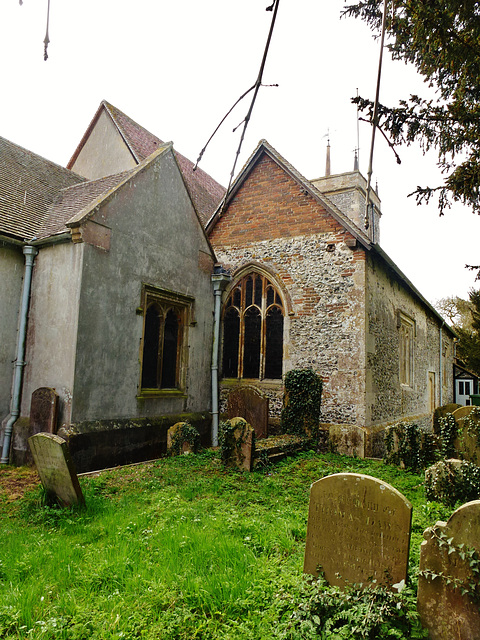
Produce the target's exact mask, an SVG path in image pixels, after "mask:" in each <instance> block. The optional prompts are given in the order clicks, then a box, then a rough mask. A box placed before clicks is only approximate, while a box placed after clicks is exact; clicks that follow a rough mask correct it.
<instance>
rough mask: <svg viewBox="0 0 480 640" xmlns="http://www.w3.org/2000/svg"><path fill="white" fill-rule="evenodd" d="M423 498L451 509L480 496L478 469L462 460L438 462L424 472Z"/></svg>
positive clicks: (479, 473) (479, 469)
mask: <svg viewBox="0 0 480 640" xmlns="http://www.w3.org/2000/svg"><path fill="white" fill-rule="evenodd" d="M425 496H426V498H427V500H436V501H437V502H442V503H443V504H445V505H447V506H450V507H453V506H454V505H455V504H456V503H457V502H469V501H470V500H477V499H478V498H479V496H480V467H477V465H475V464H473V463H472V462H466V461H464V460H440V461H439V462H437V463H436V464H434V465H433V466H432V467H430V468H428V469H427V471H426V472H425Z"/></svg>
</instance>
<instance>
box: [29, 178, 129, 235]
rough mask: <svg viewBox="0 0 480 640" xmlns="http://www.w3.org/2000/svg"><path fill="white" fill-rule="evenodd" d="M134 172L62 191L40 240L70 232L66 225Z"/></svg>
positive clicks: (51, 209)
mask: <svg viewBox="0 0 480 640" xmlns="http://www.w3.org/2000/svg"><path fill="white" fill-rule="evenodd" d="M131 173H132V171H124V172H123V173H118V174H115V175H112V176H107V177H106V178H100V179H99V180H88V181H86V182H81V183H79V184H76V185H73V186H71V187H67V188H66V189H62V191H60V193H59V194H58V196H57V198H56V199H55V201H54V202H53V203H52V204H51V206H50V208H49V212H48V216H47V218H46V219H45V222H44V223H43V225H42V226H41V228H40V229H39V231H38V234H37V237H38V238H39V239H42V238H48V237H50V236H53V235H55V234H58V233H63V232H64V231H68V228H67V226H66V223H67V222H69V220H71V218H73V217H75V216H77V215H78V213H79V212H81V211H83V210H85V209H88V208H89V206H91V205H92V203H93V202H95V201H97V200H98V199H99V198H101V196H103V195H106V194H107V193H109V192H110V191H111V190H112V189H114V188H115V187H117V186H118V185H119V184H120V183H121V182H123V181H124V180H125V179H126V178H127V177H128V176H129V175H130V174H131Z"/></svg>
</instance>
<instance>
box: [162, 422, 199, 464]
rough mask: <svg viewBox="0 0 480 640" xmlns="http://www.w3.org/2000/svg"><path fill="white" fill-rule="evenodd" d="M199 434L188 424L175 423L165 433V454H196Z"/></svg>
mask: <svg viewBox="0 0 480 640" xmlns="http://www.w3.org/2000/svg"><path fill="white" fill-rule="evenodd" d="M199 446H200V434H199V432H198V430H197V429H196V428H195V427H194V426H192V425H191V424H190V423H189V422H177V423H176V424H174V425H173V427H170V429H169V430H168V431H167V453H168V454H169V455H172V456H178V455H180V454H182V453H197V451H198V448H199Z"/></svg>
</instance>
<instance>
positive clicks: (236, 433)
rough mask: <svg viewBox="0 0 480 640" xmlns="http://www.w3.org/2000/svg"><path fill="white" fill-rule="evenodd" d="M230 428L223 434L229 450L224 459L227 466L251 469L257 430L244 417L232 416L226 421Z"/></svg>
mask: <svg viewBox="0 0 480 640" xmlns="http://www.w3.org/2000/svg"><path fill="white" fill-rule="evenodd" d="M225 424H226V425H227V426H230V429H228V431H227V432H226V433H225V434H224V435H223V437H224V438H225V442H226V449H227V451H228V454H227V457H226V459H224V460H223V462H224V464H225V466H226V467H236V468H237V469H242V470H243V471H251V470H252V463H253V458H254V454H255V432H254V430H253V429H252V427H251V426H250V425H249V424H248V423H247V422H246V421H245V420H244V419H243V418H239V417H236V418H232V419H231V420H229V421H227V422H226V423H225Z"/></svg>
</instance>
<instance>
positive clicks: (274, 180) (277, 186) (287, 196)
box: [210, 154, 347, 246]
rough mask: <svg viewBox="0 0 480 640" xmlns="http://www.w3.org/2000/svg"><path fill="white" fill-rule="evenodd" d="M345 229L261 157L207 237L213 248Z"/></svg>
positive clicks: (342, 235)
mask: <svg viewBox="0 0 480 640" xmlns="http://www.w3.org/2000/svg"><path fill="white" fill-rule="evenodd" d="M313 233H336V234H339V235H340V236H341V237H342V238H343V237H344V236H345V233H347V232H346V231H345V229H344V228H343V227H342V226H341V225H340V223H338V222H337V221H336V220H335V219H334V218H333V217H332V216H331V215H330V214H328V213H327V212H326V211H325V209H324V208H323V207H322V206H321V205H320V204H318V202H317V201H316V200H315V199H314V198H313V197H312V196H311V195H310V194H309V193H307V192H306V191H305V190H304V189H303V188H302V187H301V186H300V185H299V184H298V182H296V181H295V180H294V179H293V178H292V177H291V176H289V175H288V174H287V173H285V171H284V170H283V169H282V168H281V167H280V166H279V165H278V164H277V163H276V162H274V161H273V160H272V159H271V158H270V157H269V156H268V155H266V154H263V155H262V156H261V158H260V159H259V160H258V162H257V163H256V165H255V167H254V168H253V169H252V171H251V172H250V173H249V175H248V177H247V179H246V180H245V182H244V183H243V184H242V186H241V187H240V188H239V190H238V191H237V193H236V194H235V196H234V197H233V198H232V200H231V202H230V203H229V206H228V210H227V212H226V213H224V215H223V216H222V217H221V218H220V219H219V220H218V222H217V224H216V226H215V227H214V229H213V231H212V232H211V234H210V240H211V242H212V244H213V245H214V246H231V245H235V246H240V245H247V244H249V243H250V242H252V241H259V240H272V239H274V238H289V237H295V236H299V235H304V234H313Z"/></svg>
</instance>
